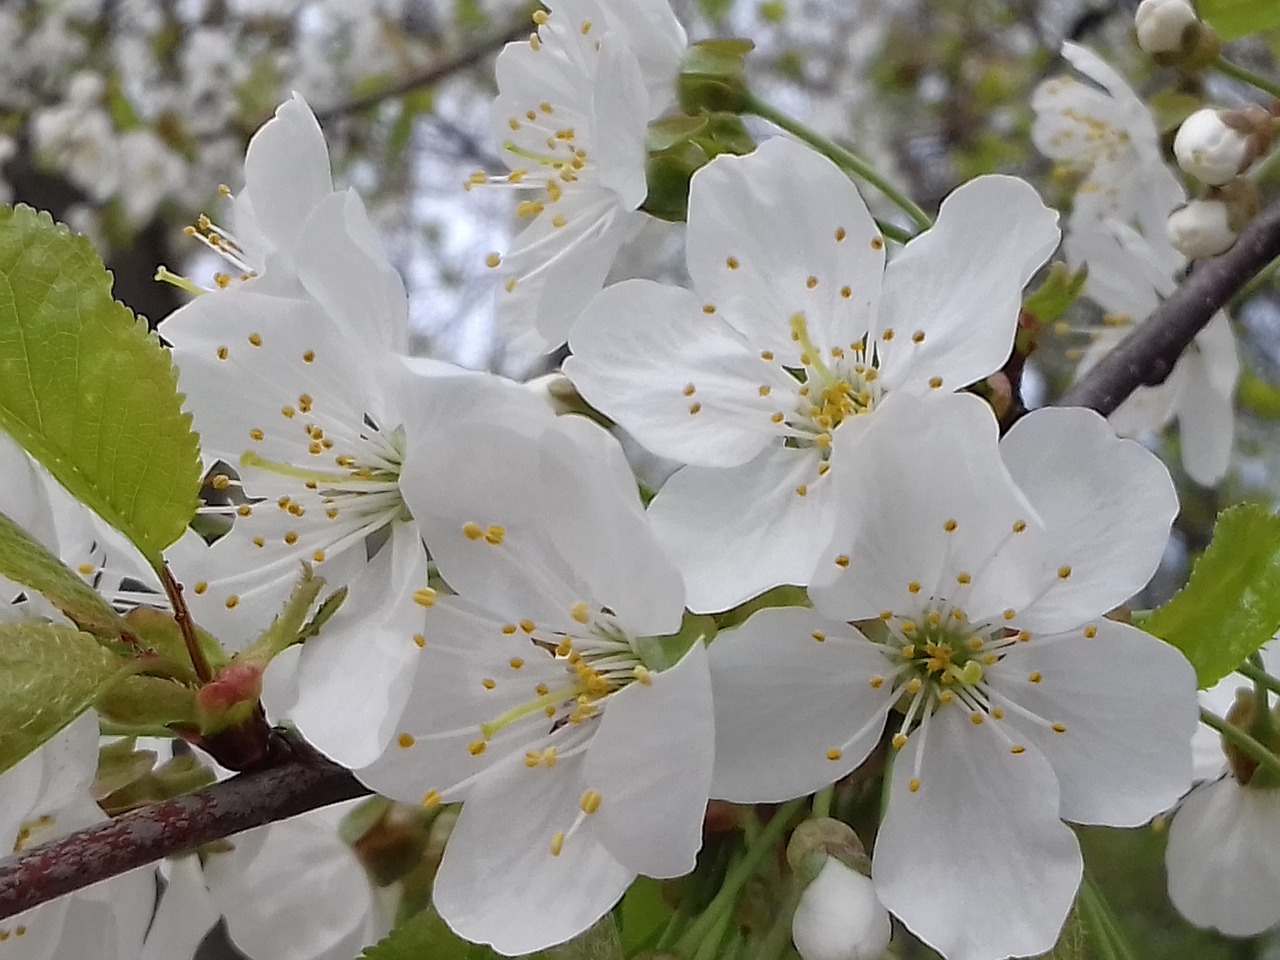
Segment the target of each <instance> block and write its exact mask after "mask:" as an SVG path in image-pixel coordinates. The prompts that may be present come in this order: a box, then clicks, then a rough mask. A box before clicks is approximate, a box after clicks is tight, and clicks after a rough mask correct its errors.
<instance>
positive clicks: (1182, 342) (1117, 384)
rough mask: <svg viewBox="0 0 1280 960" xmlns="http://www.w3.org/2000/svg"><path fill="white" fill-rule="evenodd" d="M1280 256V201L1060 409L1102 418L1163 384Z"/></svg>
mask: <svg viewBox="0 0 1280 960" xmlns="http://www.w3.org/2000/svg"><path fill="white" fill-rule="evenodd" d="M1277 256H1280V201H1277V202H1276V203H1273V204H1271V206H1269V207H1267V208H1266V209H1265V210H1264V211H1262V213H1261V214H1259V215H1258V216H1257V217H1256V218H1254V220H1253V222H1252V223H1250V224H1249V226H1248V227H1247V228H1245V230H1244V232H1243V233H1242V234H1240V239H1238V240H1237V241H1236V245H1235V246H1234V247H1232V248H1231V249H1230V250H1228V251H1227V252H1226V253H1224V254H1222V256H1220V257H1214V258H1212V259H1210V260H1202V261H1200V262H1199V263H1198V264H1197V265H1196V268H1195V270H1193V271H1192V273H1191V276H1190V277H1188V278H1187V279H1186V280H1185V281H1184V282H1183V283H1182V284H1181V285H1180V286H1179V287H1178V289H1177V290H1175V291H1174V292H1173V294H1172V296H1170V297H1169V299H1168V300H1166V301H1164V302H1163V303H1162V304H1160V306H1158V307H1157V308H1156V310H1155V312H1154V313H1152V314H1151V316H1149V317H1148V318H1147V319H1146V320H1145V321H1143V322H1142V323H1140V324H1139V325H1138V326H1137V327H1136V328H1135V329H1134V331H1133V332H1132V333H1130V334H1129V336H1127V337H1125V338H1124V339H1123V340H1122V341H1120V343H1119V344H1118V345H1117V346H1116V348H1115V349H1114V350H1112V351H1111V352H1110V353H1109V354H1107V355H1106V356H1105V357H1104V358H1103V359H1102V361H1101V362H1100V363H1099V364H1098V365H1097V366H1096V367H1094V368H1093V369H1092V370H1090V371H1089V372H1088V373H1087V374H1085V375H1084V376H1083V377H1082V378H1081V379H1080V381H1079V382H1078V383H1077V384H1076V385H1075V386H1073V387H1072V388H1071V389H1070V390H1068V391H1067V392H1066V393H1065V394H1063V396H1062V399H1060V400H1059V401H1058V403H1059V404H1060V405H1061V406H1076V407H1089V408H1090V409H1093V410H1097V411H1098V412H1099V413H1101V414H1102V415H1103V416H1107V415H1110V414H1111V413H1112V412H1113V411H1114V410H1115V409H1116V407H1118V406H1120V404H1121V403H1123V402H1124V401H1125V399H1126V398H1127V397H1128V396H1129V395H1130V394H1131V393H1133V391H1134V390H1136V389H1137V388H1138V387H1141V386H1155V385H1157V384H1159V383H1162V382H1164V379H1165V377H1167V376H1168V375H1169V371H1170V370H1172V369H1173V365H1174V363H1176V362H1177V359H1178V357H1179V356H1181V355H1182V351H1183V350H1185V349H1186V348H1187V345H1188V344H1190V343H1191V341H1192V340H1193V339H1195V336H1196V334H1197V333H1199V332H1200V331H1201V330H1202V329H1203V328H1204V327H1205V325H1206V324H1208V322H1209V321H1210V320H1211V319H1212V318H1213V315H1214V314H1215V313H1217V312H1218V310H1220V309H1221V308H1222V307H1223V306H1225V305H1226V303H1227V302H1228V301H1229V300H1230V299H1231V298H1232V296H1234V295H1235V293H1236V291H1238V290H1240V289H1241V288H1242V287H1243V286H1244V285H1245V284H1246V283H1247V282H1248V281H1249V279H1250V278H1251V277H1253V276H1254V275H1255V274H1257V273H1259V272H1260V271H1262V270H1263V269H1264V268H1265V267H1266V266H1267V264H1269V263H1270V262H1271V261H1272V260H1274V259H1275V258H1276V257H1277Z"/></svg>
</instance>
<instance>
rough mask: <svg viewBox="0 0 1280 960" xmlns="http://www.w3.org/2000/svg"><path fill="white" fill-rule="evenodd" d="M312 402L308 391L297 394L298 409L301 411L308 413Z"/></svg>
mask: <svg viewBox="0 0 1280 960" xmlns="http://www.w3.org/2000/svg"><path fill="white" fill-rule="evenodd" d="M313 403H315V401H314V400H312V399H311V394H309V393H300V394H298V409H299V410H301V411H302V412H303V413H310V412H311V405H312V404H313Z"/></svg>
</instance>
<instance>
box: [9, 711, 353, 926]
mask: <svg viewBox="0 0 1280 960" xmlns="http://www.w3.org/2000/svg"><path fill="white" fill-rule="evenodd" d="M273 746H274V748H275V749H274V752H273V754H272V755H271V757H269V758H268V761H267V762H268V763H269V766H264V767H260V768H258V769H256V770H253V771H250V772H247V773H241V774H238V775H237V776H234V777H232V778H231V779H229V780H224V781H223V782H222V783H218V784H214V785H213V786H211V787H209V788H208V789H206V790H201V791H199V792H198V793H192V794H187V795H186V796H182V797H176V798H175V799H172V800H164V801H162V802H160V803H154V804H151V805H150V806H147V807H143V808H141V809H139V810H134V811H131V812H130V813H126V814H124V815H123V816H120V817H117V818H116V819H114V820H108V821H105V822H103V823H100V824H97V825H95V826H92V827H89V828H88V829H85V830H77V831H76V832H75V833H72V834H69V835H68V836H65V837H63V838H62V839H60V840H54V841H52V842H50V843H45V844H41V845H40V846H38V847H32V848H31V849H30V850H24V851H22V852H21V853H18V854H15V855H13V856H11V857H7V858H6V859H4V860H0V920H3V919H5V918H6V917H11V916H13V915H14V914H17V913H21V912H22V911H24V910H29V909H31V908H32V907H34V906H37V905H38V904H41V903H44V902H45V901H47V900H52V899H53V898H55V897H60V896H62V895H64V894H67V893H71V892H72V891H74V890H79V889H80V888H81V887H86V886H88V885H89V884H91V883H97V882H98V881H100V880H106V879H107V878H109V877H114V876H116V875H118V874H121V873H124V872H126V871H128V870H132V869H134V868H135V867H140V866H144V865H146V864H148V863H152V862H154V861H156V860H159V859H160V858H162V857H166V856H169V855H171V854H178V853H183V852H185V851H187V850H191V849H194V848H195V847H197V846H199V845H200V844H202V843H209V842H211V841H213V840H220V839H222V838H223V837H227V836H230V835H231V834H233V833H239V832H240V831H242V830H248V829H250V828H251V827H259V826H262V825H263V824H266V823H272V822H274V821H276V820H284V819H286V818H288V817H293V816H297V815H298V814H300V813H306V812H307V811H308V810H314V809H316V808H317V807H324V806H328V805H329V804H332V803H339V802H341V801H343V800H350V799H353V798H355V797H360V796H364V795H365V794H367V793H369V790H368V789H367V788H366V787H365V786H364V785H363V784H361V783H360V782H359V781H357V780H356V778H355V777H354V776H352V774H351V772H350V771H349V770H346V769H345V768H343V767H340V766H338V765H337V764H336V763H334V762H333V761H331V760H329V759H328V758H326V757H324V756H322V755H321V754H320V753H318V752H317V751H316V750H315V749H314V748H312V747H311V746H309V745H308V744H306V743H305V742H303V741H302V740H301V739H299V738H298V737H296V736H295V735H292V734H288V733H285V734H277V735H276V736H275V737H273Z"/></svg>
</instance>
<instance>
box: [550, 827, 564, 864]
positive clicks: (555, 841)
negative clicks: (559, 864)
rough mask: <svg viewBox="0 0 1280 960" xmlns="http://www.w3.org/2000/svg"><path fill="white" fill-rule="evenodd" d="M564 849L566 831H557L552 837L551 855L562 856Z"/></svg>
mask: <svg viewBox="0 0 1280 960" xmlns="http://www.w3.org/2000/svg"><path fill="white" fill-rule="evenodd" d="M563 849H564V831H563V830H557V831H556V832H555V833H553V834H552V835H551V855H552V856H553V857H558V856H560V851H561V850H563Z"/></svg>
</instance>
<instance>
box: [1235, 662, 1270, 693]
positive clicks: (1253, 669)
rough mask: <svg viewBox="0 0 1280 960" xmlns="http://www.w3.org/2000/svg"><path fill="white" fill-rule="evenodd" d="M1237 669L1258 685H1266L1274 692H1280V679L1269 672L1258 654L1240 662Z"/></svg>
mask: <svg viewBox="0 0 1280 960" xmlns="http://www.w3.org/2000/svg"><path fill="white" fill-rule="evenodd" d="M1236 670H1237V671H1238V672H1239V673H1242V674H1244V675H1245V676H1246V677H1248V678H1249V679H1250V680H1252V681H1253V682H1254V683H1255V684H1257V685H1258V686H1260V687H1266V688H1267V689H1268V690H1270V691H1271V692H1272V693H1280V680H1277V679H1276V678H1275V677H1273V676H1272V675H1271V674H1269V673H1267V671H1266V669H1264V668H1263V666H1262V665H1261V664H1260V663H1258V661H1257V659H1256V655H1255V656H1254V657H1250V658H1249V659H1248V660H1246V661H1245V662H1244V663H1242V664H1240V666H1238V667H1236Z"/></svg>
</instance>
